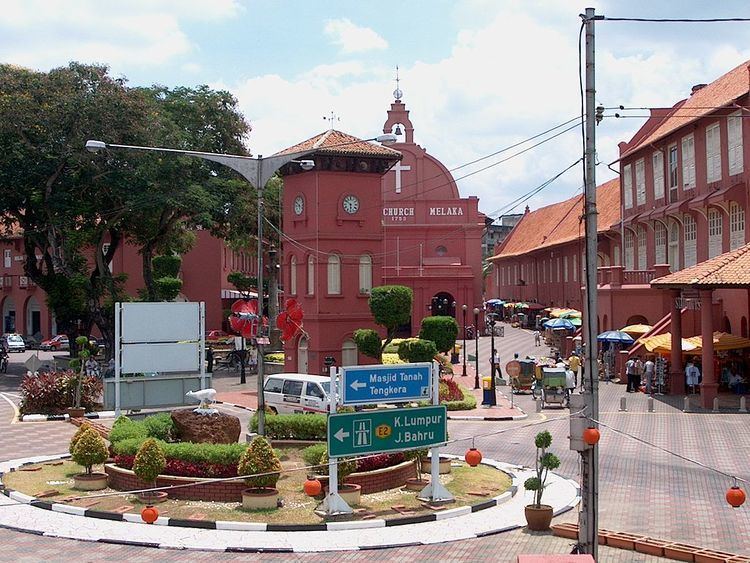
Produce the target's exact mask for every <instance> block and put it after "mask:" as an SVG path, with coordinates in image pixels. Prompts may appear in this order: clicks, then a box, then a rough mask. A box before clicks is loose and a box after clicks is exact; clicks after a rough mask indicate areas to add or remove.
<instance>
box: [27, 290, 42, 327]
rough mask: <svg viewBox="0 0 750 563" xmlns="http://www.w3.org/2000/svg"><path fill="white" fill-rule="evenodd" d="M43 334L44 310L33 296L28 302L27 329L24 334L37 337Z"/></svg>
mask: <svg viewBox="0 0 750 563" xmlns="http://www.w3.org/2000/svg"><path fill="white" fill-rule="evenodd" d="M41 332H42V308H41V307H40V306H39V301H37V299H36V297H34V296H33V295H32V296H30V297H29V299H28V301H26V327H25V332H24V334H27V335H29V336H36V335H38V334H41Z"/></svg>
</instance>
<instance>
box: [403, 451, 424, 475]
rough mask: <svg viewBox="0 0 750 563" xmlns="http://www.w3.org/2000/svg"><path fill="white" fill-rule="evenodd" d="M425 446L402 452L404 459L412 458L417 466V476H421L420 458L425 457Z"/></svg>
mask: <svg viewBox="0 0 750 563" xmlns="http://www.w3.org/2000/svg"><path fill="white" fill-rule="evenodd" d="M429 451H430V450H429V449H427V448H418V449H416V450H406V451H405V452H403V455H404V459H411V460H414V465H416V466H417V478H418V479H421V478H422V458H425V457H427V454H428V453H429Z"/></svg>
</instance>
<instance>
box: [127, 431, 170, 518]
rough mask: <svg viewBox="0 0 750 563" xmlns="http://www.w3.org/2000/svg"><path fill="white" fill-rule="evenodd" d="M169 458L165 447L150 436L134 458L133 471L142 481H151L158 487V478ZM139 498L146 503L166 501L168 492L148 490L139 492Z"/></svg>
mask: <svg viewBox="0 0 750 563" xmlns="http://www.w3.org/2000/svg"><path fill="white" fill-rule="evenodd" d="M166 464H167V460H166V458H165V457H164V449H163V448H162V447H161V445H160V444H159V442H157V441H156V440H155V439H154V438H148V439H147V440H146V441H144V442H143V444H141V447H140V448H138V451H137V452H136V454H135V459H134V460H133V473H135V475H136V477H138V478H139V479H140V480H141V481H144V482H146V483H149V484H150V485H151V486H152V487H154V488H156V478H157V477H158V476H159V474H161V472H162V471H164V466H165V465H166ZM138 500H140V501H141V502H145V503H146V504H154V503H155V502H164V501H165V500H167V493H166V492H164V491H146V492H143V493H138Z"/></svg>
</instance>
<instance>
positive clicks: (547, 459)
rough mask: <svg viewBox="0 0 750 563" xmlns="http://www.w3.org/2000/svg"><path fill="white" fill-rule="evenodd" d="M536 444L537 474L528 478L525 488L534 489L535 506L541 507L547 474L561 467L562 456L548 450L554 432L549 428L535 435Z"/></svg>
mask: <svg viewBox="0 0 750 563" xmlns="http://www.w3.org/2000/svg"><path fill="white" fill-rule="evenodd" d="M534 445H535V446H536V459H535V460H534V470H535V471H536V476H535V477H529V478H528V479H526V481H524V483H523V488H524V489H526V490H527V491H534V504H533V506H535V507H536V508H539V507H541V505H542V494H543V493H544V487H545V486H546V482H547V476H548V475H549V472H550V471H553V470H555V469H557V468H558V467H560V458H558V457H557V456H556V455H555V454H553V453H550V452H548V451H547V449H548V448H549V447H550V446H551V445H552V434H550V433H549V431H548V430H545V431H543V432H539V434H537V435H536V436H535V437H534Z"/></svg>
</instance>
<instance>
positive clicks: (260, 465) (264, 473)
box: [237, 436, 281, 489]
mask: <svg viewBox="0 0 750 563" xmlns="http://www.w3.org/2000/svg"><path fill="white" fill-rule="evenodd" d="M237 471H238V472H239V474H240V475H252V477H246V478H245V483H247V486H248V487H250V488H251V489H260V488H263V487H276V483H277V482H278V480H279V477H280V473H279V472H280V471H281V462H280V461H279V458H278V457H277V456H276V452H274V451H273V448H272V447H271V444H270V442H269V441H268V440H267V439H266V438H265V437H263V436H256V437H255V438H253V440H252V442H250V445H249V446H248V448H247V450H245V453H243V454H242V457H241V458H240V463H239V465H238V466H237Z"/></svg>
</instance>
